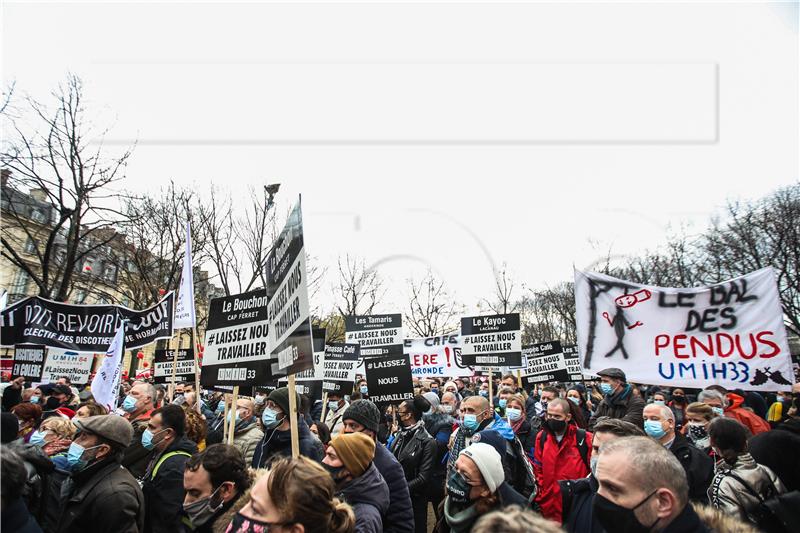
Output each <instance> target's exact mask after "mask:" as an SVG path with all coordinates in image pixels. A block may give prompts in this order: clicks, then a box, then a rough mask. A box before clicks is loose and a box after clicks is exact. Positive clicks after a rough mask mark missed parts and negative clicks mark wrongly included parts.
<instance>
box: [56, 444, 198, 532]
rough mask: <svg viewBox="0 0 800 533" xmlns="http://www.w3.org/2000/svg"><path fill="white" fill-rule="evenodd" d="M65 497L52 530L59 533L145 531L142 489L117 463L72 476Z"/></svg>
mask: <svg viewBox="0 0 800 533" xmlns="http://www.w3.org/2000/svg"><path fill="white" fill-rule="evenodd" d="M181 483H183V475H181ZM181 489H183V485H181ZM62 495H63V496H64V498H63V499H62V501H61V508H60V515H59V520H58V522H57V523H56V524H55V529H54V530H53V531H55V532H56V533H73V532H74V533H86V532H87V531H91V532H92V533H95V532H96V533H104V532H108V533H139V532H141V531H143V530H144V517H145V512H144V511H145V500H144V496H143V494H142V489H140V488H139V484H138V483H137V482H136V480H135V479H134V478H133V476H132V475H131V474H130V472H128V471H127V470H125V469H124V468H123V467H122V466H121V465H120V464H119V463H118V462H117V461H114V460H112V459H106V460H104V461H100V462H99V463H97V464H94V465H91V466H89V467H88V468H86V469H85V470H82V471H80V472H77V473H75V474H73V475H72V477H70V478H69V479H68V480H66V481H65V482H64V486H63V487H62Z"/></svg>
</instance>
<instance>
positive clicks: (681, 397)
mask: <svg viewBox="0 0 800 533" xmlns="http://www.w3.org/2000/svg"><path fill="white" fill-rule="evenodd" d="M667 405H668V406H669V408H670V409H672V413H673V414H674V415H675V428H677V430H678V431H680V430H681V429H683V425H684V424H685V423H686V406H687V405H688V402H687V401H686V393H685V392H684V391H683V389H673V390H672V394H671V395H670V399H669V401H668V402H667Z"/></svg>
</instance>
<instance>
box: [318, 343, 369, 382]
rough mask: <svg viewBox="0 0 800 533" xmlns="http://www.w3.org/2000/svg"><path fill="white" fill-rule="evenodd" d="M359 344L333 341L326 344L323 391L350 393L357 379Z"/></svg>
mask: <svg viewBox="0 0 800 533" xmlns="http://www.w3.org/2000/svg"><path fill="white" fill-rule="evenodd" d="M359 348H360V347H359V345H358V344H347V343H338V342H337V343H331V344H327V345H325V357H324V358H323V360H324V368H323V371H322V392H327V393H328V394H332V393H333V394H340V395H341V394H350V393H351V392H353V383H354V382H355V379H356V367H357V366H358V359H359Z"/></svg>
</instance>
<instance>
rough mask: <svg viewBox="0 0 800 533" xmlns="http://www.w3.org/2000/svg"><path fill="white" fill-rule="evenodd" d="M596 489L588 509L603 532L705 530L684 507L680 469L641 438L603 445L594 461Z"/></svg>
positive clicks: (686, 502)
mask: <svg viewBox="0 0 800 533" xmlns="http://www.w3.org/2000/svg"><path fill="white" fill-rule="evenodd" d="M596 472H597V473H596V475H597V481H598V482H599V484H600V488H599V489H598V491H597V495H596V496H595V500H594V504H593V510H594V514H595V516H596V517H597V520H598V521H599V522H600V524H601V525H602V526H603V528H604V529H605V530H606V531H625V532H638V531H662V532H678V531H680V532H681V533H707V532H709V531H710V530H709V529H708V528H707V527H706V526H705V525H704V524H703V523H702V522H701V521H700V518H699V517H698V516H697V513H695V511H694V509H693V508H692V506H691V505H689V486H688V483H687V481H686V474H685V472H684V470H683V467H682V466H681V464H680V463H679V462H678V460H677V459H676V458H675V456H674V455H672V454H671V453H669V452H668V451H667V450H666V449H665V448H664V447H663V446H662V445H660V444H658V443H657V442H655V441H653V440H652V439H649V438H646V437H625V438H622V439H617V440H615V441H612V442H609V443H607V444H605V445H604V446H603V448H602V453H601V454H600V457H599V459H598V461H597V471H596Z"/></svg>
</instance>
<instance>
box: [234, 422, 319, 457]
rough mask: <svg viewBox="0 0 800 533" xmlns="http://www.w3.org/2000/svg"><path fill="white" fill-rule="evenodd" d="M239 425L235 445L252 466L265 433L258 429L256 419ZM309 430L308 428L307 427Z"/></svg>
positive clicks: (235, 431) (235, 433)
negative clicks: (254, 455)
mask: <svg viewBox="0 0 800 533" xmlns="http://www.w3.org/2000/svg"><path fill="white" fill-rule="evenodd" d="M239 424H241V426H239ZM239 424H236V429H235V430H234V432H233V445H234V446H235V447H236V448H237V449H238V450H239V451H240V452H242V456H243V457H244V462H245V463H246V464H250V463H252V462H253V454H254V453H255V451H256V447H257V446H258V443H259V442H261V439H262V438H263V437H264V432H263V431H261V428H259V427H258V421H257V420H256V418H255V417H250V420H248V421H243V422H240V423H239ZM307 429H308V426H306V430H307Z"/></svg>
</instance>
